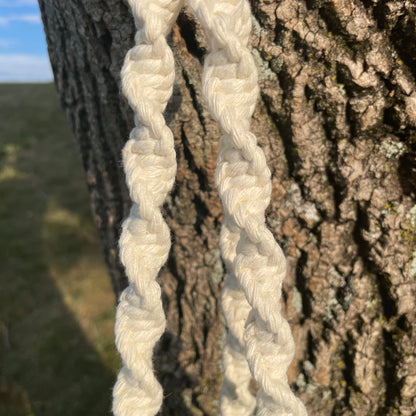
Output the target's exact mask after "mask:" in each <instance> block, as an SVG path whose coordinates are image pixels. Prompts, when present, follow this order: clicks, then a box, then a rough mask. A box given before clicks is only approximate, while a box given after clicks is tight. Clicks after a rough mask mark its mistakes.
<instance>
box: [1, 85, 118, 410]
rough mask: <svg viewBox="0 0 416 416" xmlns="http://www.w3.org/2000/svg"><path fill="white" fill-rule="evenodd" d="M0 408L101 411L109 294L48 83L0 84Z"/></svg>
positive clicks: (112, 362) (110, 359) (106, 390)
mask: <svg viewBox="0 0 416 416" xmlns="http://www.w3.org/2000/svg"><path fill="white" fill-rule="evenodd" d="M0 264H1V272H0V415H1V416H6V415H7V416H23V415H24V416H29V415H36V416H66V415H71V416H74V415H77V416H84V415H85V416H87V415H88V416H95V415H97V416H98V415H105V414H110V402H111V387H112V384H113V382H114V378H115V373H116V371H117V368H118V366H119V359H118V355H117V353H116V351H115V349H114V346H113V323H114V322H113V315H114V295H113V293H112V290H111V286H110V282H109V277H108V274H107V271H106V268H105V265H104V262H103V260H102V255H101V249H100V246H99V240H98V238H97V234H96V230H95V228H94V225H93V223H92V219H91V214H90V208H89V201H88V194H87V191H86V186H85V182H84V177H83V172H82V168H81V163H80V159H79V156H78V154H77V151H76V146H75V143H74V141H73V139H72V138H71V134H70V131H69V128H68V124H67V122H66V120H65V118H64V116H63V113H62V111H61V109H60V106H59V103H58V99H57V95H56V92H55V89H54V86H53V85H51V84H8V85H6V84H0Z"/></svg>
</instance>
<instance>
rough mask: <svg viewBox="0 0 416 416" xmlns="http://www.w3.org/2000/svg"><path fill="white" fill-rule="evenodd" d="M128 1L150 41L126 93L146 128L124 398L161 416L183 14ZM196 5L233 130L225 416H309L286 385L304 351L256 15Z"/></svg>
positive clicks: (133, 408)
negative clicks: (258, 128) (284, 310)
mask: <svg viewBox="0 0 416 416" xmlns="http://www.w3.org/2000/svg"><path fill="white" fill-rule="evenodd" d="M129 2H130V5H131V8H132V11H133V14H134V16H135V20H136V24H137V26H138V28H139V30H138V32H137V35H136V46H135V47H134V48H133V49H132V50H130V51H129V52H128V54H127V56H126V60H125V64H124V66H123V70H122V84H123V91H124V94H125V95H126V97H127V98H128V100H129V103H130V105H131V106H132V108H133V110H134V111H135V113H136V125H137V127H136V128H135V129H134V130H133V131H132V133H131V137H130V140H129V141H128V142H127V144H126V146H125V149H124V150H123V158H124V166H125V171H126V177H127V183H128V186H129V189H130V194H131V198H132V200H133V207H132V210H131V213H130V216H129V218H127V220H126V221H125V222H124V224H123V232H122V236H121V238H120V249H121V259H122V262H123V264H124V265H125V268H126V273H127V275H128V277H129V281H130V285H129V287H128V288H127V289H126V290H125V291H124V292H123V294H122V296H121V299H120V304H119V306H118V308H117V316H116V344H117V348H118V349H119V351H120V354H121V356H122V359H123V365H124V366H123V368H122V370H121V371H120V374H119V377H118V380H117V383H116V386H115V388H114V393H113V395H114V400H113V411H114V414H115V415H116V416H135V415H155V414H156V413H157V412H158V411H159V408H160V406H161V403H162V396H163V394H162V389H161V387H160V385H159V383H158V382H157V380H156V378H155V376H154V374H153V370H152V352H153V347H154V344H155V343H156V342H157V340H158V339H159V338H160V336H161V335H162V333H163V331H164V328H165V317H164V313H163V309H162V304H161V299H160V295H161V294H160V287H159V285H158V284H157V283H156V280H155V279H156V276H157V274H158V271H159V269H160V267H161V266H162V265H163V264H164V263H165V261H166V259H167V256H168V252H169V248H170V236H169V230H168V228H167V226H166V224H165V222H164V220H163V218H162V216H161V213H160V206H161V204H162V203H163V201H164V199H165V197H166V194H167V192H169V190H170V189H171V187H172V184H173V181H174V176H175V171H176V161H175V152H174V148H173V137H172V133H171V131H170V130H169V129H168V127H167V126H166V124H165V120H164V119H163V116H162V113H163V111H164V109H165V106H166V103H167V101H168V99H169V97H170V95H171V92H172V84H173V78H174V64H173V56H172V52H171V50H170V49H169V47H168V45H167V44H166V39H165V37H166V35H167V33H168V32H169V31H170V29H171V27H172V24H173V22H174V20H175V19H176V16H177V14H178V12H179V9H180V7H181V3H180V2H179V1H166V0H157V1H156V0H150V1H149V0H147V1H143V0H129ZM188 4H189V6H190V9H191V11H192V12H193V13H194V14H195V15H196V16H197V18H198V19H199V20H200V22H201V26H202V28H203V30H204V32H205V35H206V38H207V41H208V45H209V53H208V55H207V56H206V59H205V63H204V72H203V77H202V85H203V94H204V96H205V99H206V102H207V105H208V109H209V111H210V113H211V115H212V116H213V118H214V119H215V120H217V121H218V122H219V124H220V126H221V128H222V131H223V136H222V137H221V139H220V146H219V154H218V166H217V171H216V184H217V187H218V191H219V194H220V197H221V200H222V203H223V206H224V221H223V225H222V229H221V235H220V245H221V251H222V256H223V259H224V262H225V265H226V268H227V274H226V276H225V283H224V290H223V293H222V307H223V311H224V316H225V319H226V323H227V326H228V333H227V337H226V340H225V346H224V351H223V364H224V371H225V377H224V384H223V387H222V390H221V414H222V415H224V416H246V415H247V416H248V415H251V414H252V413H253V411H254V409H255V407H256V406H257V411H256V414H257V415H259V416H271V415H275V416H277V415H280V416H289V415H292V416H304V415H306V410H305V407H304V406H303V404H302V403H301V402H300V400H299V399H297V398H296V397H295V396H294V394H293V392H292V391H291V390H290V387H289V385H288V382H287V376H286V372H287V369H288V366H289V365H290V363H291V361H292V359H293V355H294V350H295V346H294V342H293V338H292V334H291V331H290V327H289V324H288V323H287V321H286V320H285V319H284V318H283V317H282V315H281V287H282V281H283V279H284V277H285V273H286V261H285V257H284V255H283V252H282V250H281V249H280V247H279V246H278V244H277V243H276V241H275V240H274V238H273V235H272V233H271V232H270V231H269V230H268V229H267V227H266V225H265V209H266V208H267V206H268V205H269V202H270V194H271V180H270V171H269V169H268V167H267V164H266V159H265V156H264V153H263V151H262V150H261V149H260V148H259V147H258V145H257V139H256V137H255V136H254V135H253V134H252V133H251V132H250V119H251V116H252V114H253V111H254V108H255V105H256V101H257V97H258V80H257V69H256V66H255V63H254V60H253V57H252V55H251V53H250V52H249V50H248V48H247V45H248V39H249V34H250V31H251V12H250V8H249V5H248V2H247V0H228V1H219V0H188ZM251 377H253V378H254V379H255V380H256V382H257V384H258V386H259V391H258V393H257V398H256V399H255V398H254V397H253V396H252V395H251V393H250V392H249V383H250V379H251Z"/></svg>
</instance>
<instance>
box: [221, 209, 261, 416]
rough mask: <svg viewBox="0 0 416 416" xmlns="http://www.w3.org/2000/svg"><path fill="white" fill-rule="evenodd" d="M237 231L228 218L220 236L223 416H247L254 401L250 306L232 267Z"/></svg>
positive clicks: (254, 403) (225, 219)
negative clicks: (247, 334) (247, 332)
mask: <svg viewBox="0 0 416 416" xmlns="http://www.w3.org/2000/svg"><path fill="white" fill-rule="evenodd" d="M240 235H241V232H240V229H239V228H238V227H237V226H236V224H235V223H234V222H233V220H232V218H230V216H228V215H225V217H224V220H223V223H222V226H221V234H220V247H221V253H222V258H223V259H224V263H225V267H226V271H227V273H226V275H225V278H224V288H223V290H222V296H221V304H222V310H223V313H224V318H225V323H226V325H227V335H226V337H225V341H224V348H223V352H222V362H223V367H224V381H223V384H222V388H221V400H220V408H221V414H222V416H235V415H239V416H250V415H252V414H253V410H254V408H255V406H256V400H255V398H254V396H253V395H252V394H251V393H250V391H249V383H250V380H251V373H250V369H249V367H248V364H247V360H246V356H245V349H244V324H245V322H246V320H247V316H248V314H249V312H250V309H251V306H250V305H249V303H248V302H247V299H246V297H245V294H244V292H243V290H242V288H241V285H240V283H239V281H238V280H237V278H236V276H235V273H234V269H233V264H234V260H235V257H236V247H237V243H238V241H239V240H240Z"/></svg>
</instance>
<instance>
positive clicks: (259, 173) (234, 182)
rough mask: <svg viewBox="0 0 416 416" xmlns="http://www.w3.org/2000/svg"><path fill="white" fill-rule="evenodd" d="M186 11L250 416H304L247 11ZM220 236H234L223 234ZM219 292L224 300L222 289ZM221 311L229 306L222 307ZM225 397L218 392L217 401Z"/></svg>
mask: <svg viewBox="0 0 416 416" xmlns="http://www.w3.org/2000/svg"><path fill="white" fill-rule="evenodd" d="M188 3H189V5H190V7H191V9H192V10H193V12H194V13H195V14H196V16H197V17H198V18H199V20H200V22H201V25H202V27H203V29H204V31H205V34H206V37H207V41H208V44H209V49H210V52H209V54H208V55H207V57H206V59H205V64H204V72H203V77H202V78H203V79H202V85H203V94H204V96H205V99H206V101H207V105H208V108H209V110H210V112H211V115H212V116H213V117H214V118H215V119H216V120H217V121H218V122H219V124H220V125H221V127H222V130H223V133H224V134H223V136H222V137H221V139H220V145H219V155H218V164H217V170H216V184H217V187H218V191H219V194H220V197H221V200H222V203H223V205H224V212H225V221H224V226H223V232H222V234H223V238H222V240H221V242H222V250H223V253H224V252H227V249H228V248H229V249H231V250H232V249H233V247H234V246H235V258H234V260H233V270H234V273H235V278H236V279H237V281H238V282H239V284H240V285H241V288H242V290H243V292H244V294H245V297H246V299H247V301H248V303H249V305H250V308H249V315H248V318H247V321H246V323H245V329H244V336H243V337H244V343H245V353H246V358H247V361H248V366H249V368H250V371H251V374H252V375H253V377H254V379H255V380H256V381H257V383H258V386H259V391H258V394H257V415H258V416H271V415H280V416H283V415H285V416H289V415H292V416H293V415H296V416H304V415H306V414H307V413H306V409H305V407H304V406H303V404H302V403H301V401H300V400H299V399H297V398H296V397H295V395H294V394H293V392H292V391H291V389H290V387H289V385H288V381H287V376H286V372H287V369H288V367H289V365H290V363H291V361H292V359H293V356H294V350H295V346H294V341H293V338H292V334H291V330H290V327H289V324H288V323H287V321H286V320H285V319H284V318H283V317H282V315H281V289H282V282H283V279H284V278H285V274H286V260H285V257H284V254H283V252H282V250H281V248H280V247H279V245H278V244H277V243H276V241H275V239H274V237H273V235H272V233H271V232H270V231H269V230H268V229H267V227H266V224H265V210H266V208H267V206H268V205H269V202H270V195H271V180H270V171H269V169H268V167H267V164H266V159H265V156H264V153H263V151H262V150H261V149H260V148H259V147H258V145H257V139H256V137H255V136H254V135H253V134H252V133H251V132H250V119H251V116H252V114H253V111H254V107H255V105H256V101H257V96H258V82H257V69H256V66H255V63H254V59H253V57H252V55H251V53H250V52H249V50H248V48H247V44H248V38H249V34H250V31H251V12H250V8H249V5H248V2H247V1H246V0H188ZM230 225H231V226H230ZM236 228H238V229H239V232H238V231H235V230H236ZM227 229H231V230H234V232H233V233H230V234H228V231H227ZM227 234H228V236H227ZM228 237H230V238H232V239H235V238H236V237H237V238H238V242H237V244H236V245H235V243H234V242H227V241H226V240H227V238H228ZM233 256H234V254H232V255H231V256H229V259H232V258H233ZM229 276H234V275H233V273H230V274H229ZM231 283H233V282H232V281H231ZM231 283H230V284H231ZM233 287H236V285H235V284H234V285H233ZM226 290H227V291H228V293H229V291H230V289H229V286H228V287H227V285H226ZM236 292H237V293H238V289H237V290H236ZM237 297H238V296H237ZM223 307H224V308H225V309H226V308H227V307H230V308H233V307H234V305H233V304H232V302H225V303H223ZM224 313H225V314H226V315H227V316H228V317H229V320H228V324H229V325H230V324H231V322H232V321H233V318H232V316H235V318H236V319H234V323H235V325H236V326H237V321H241V319H240V317H238V315H237V313H236V312H230V311H224ZM230 317H231V319H230ZM232 330H233V331H234V333H238V332H239V330H240V329H239V326H237V327H236V328H232ZM228 348H230V346H229V347H228ZM235 361H236V360H234V363H235ZM234 363H233V364H234ZM227 371H228V373H230V370H229V369H228V370H227V369H226V373H227ZM228 391H229V389H228V390H227V388H223V393H225V394H228ZM228 401H229V398H227V399H224V400H223V403H226V402H228ZM249 406H250V404H249ZM226 407H227V406H226ZM247 410H248V408H247ZM223 411H224V414H226V412H228V414H232V413H231V411H230V412H229V411H228V410H225V409H224V410H223ZM234 414H235V413H234ZM244 414H248V413H244Z"/></svg>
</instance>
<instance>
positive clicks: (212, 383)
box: [39, 0, 416, 416]
mask: <svg viewBox="0 0 416 416" xmlns="http://www.w3.org/2000/svg"><path fill="white" fill-rule="evenodd" d="M39 4H40V8H41V13H42V18H43V22H44V27H45V32H46V37H47V42H48V50H49V55H50V59H51V62H52V67H53V71H54V75H55V82H56V86H57V89H58V91H59V94H60V97H61V100H62V105H63V108H64V110H65V112H66V115H67V117H68V119H69V120H70V122H71V125H72V128H73V131H74V136H75V138H76V142H77V143H78V146H79V149H80V153H81V156H82V162H83V166H84V169H85V172H86V180H87V184H88V187H89V191H90V195H91V203H92V211H93V215H94V218H95V222H96V224H97V227H98V230H99V233H100V237H101V240H102V243H103V248H104V254H105V259H106V261H107V264H108V268H109V271H110V275H111V279H112V282H113V287H114V290H115V293H116V294H117V295H118V294H120V292H121V291H122V289H123V288H124V287H125V286H126V284H127V280H126V277H125V275H124V272H123V268H122V266H121V265H120V263H119V260H118V252H117V251H118V250H117V241H118V238H119V234H120V225H121V222H122V220H123V218H125V217H126V216H127V213H128V209H129V206H130V201H129V197H128V192H127V189H126V185H125V183H124V174H123V170H122V164H121V149H122V147H123V144H124V142H125V141H126V139H127V138H128V135H129V131H130V129H131V128H132V126H133V115H132V112H131V110H130V109H129V108H128V106H127V103H126V101H125V99H124V98H123V97H122V96H121V94H120V92H119V83H120V79H119V72H120V68H121V65H122V62H123V58H124V55H125V53H126V52H127V50H128V49H129V48H130V47H131V46H132V45H133V36H134V32H135V28H134V22H133V18H132V16H131V14H130V11H129V8H128V6H127V3H126V2H124V1H122V0H66V1H65V2H63V1H59V0H39ZM252 11H253V33H252V36H251V47H252V51H253V54H254V56H255V59H256V61H257V64H258V68H259V79H260V87H261V93H260V99H259V103H258V106H257V110H256V112H255V115H254V118H253V122H252V128H253V131H254V132H255V133H256V135H257V137H258V140H259V143H260V144H261V146H262V148H263V149H264V151H265V154H266V157H267V159H268V163H269V166H270V168H271V170H272V174H273V194H272V203H271V205H270V208H269V209H268V211H267V221H268V224H269V226H270V228H271V229H272V231H273V232H274V234H275V236H276V238H277V240H278V241H279V242H280V244H281V245H282V247H283V249H284V251H285V253H286V256H287V260H288V266H289V267H288V274H287V278H286V281H285V283H284V288H283V290H284V301H285V302H284V313H285V315H286V316H287V318H288V320H289V322H290V324H291V327H292V329H293V333H294V337H295V341H296V345H297V350H296V356H295V360H294V362H293V365H292V366H291V368H290V371H289V381H290V382H291V383H292V386H293V388H294V389H295V390H296V391H297V394H299V395H300V397H301V398H302V400H303V401H304V402H305V404H306V406H307V408H308V410H309V412H310V414H311V415H319V414H320V415H344V416H345V415H377V416H384V415H395V414H401V415H404V416H410V415H415V414H416V413H415V409H416V399H415V397H416V358H415V354H416V348H415V345H416V335H415V334H416V332H415V308H414V305H415V301H416V295H415V293H416V279H415V277H416V231H415V227H416V205H415V204H416V202H415V190H416V158H415V155H416V85H415V77H416V5H415V3H414V2H412V1H410V0H396V1H388V0H361V1H359V0H304V1H302V0H280V1H273V0H258V1H254V0H253V1H252ZM169 42H170V44H171V46H172V48H173V51H174V54H175V58H176V84H175V88H174V93H173V96H172V99H171V100H170V104H169V106H168V109H167V111H166V117H167V119H168V121H169V125H170V127H171V128H172V130H173V132H174V135H175V143H176V151H177V159H178V172H177V180H176V184H175V187H174V190H173V192H172V193H171V194H170V196H169V197H168V199H167V201H166V204H165V206H164V211H165V214H166V217H167V220H168V223H169V226H170V228H171V231H172V239H173V246H172V250H171V254H170V258H169V261H168V263H167V265H166V267H164V269H163V270H162V272H161V274H160V283H161V285H162V287H163V300H164V306H165V311H166V315H167V319H168V327H167V331H166V334H165V335H164V336H163V338H162V340H161V342H160V343H159V344H158V346H157V348H156V352H155V362H156V365H157V368H158V377H159V379H160V380H161V382H162V384H163V387H164V390H165V402H164V408H163V414H164V415H183V414H185V415H187V414H188V415H191V414H195V415H216V414H218V396H219V388H220V384H221V363H220V357H221V345H222V339H223V335H224V328H223V322H222V317H221V309H220V304H219V298H220V290H221V283H222V277H223V273H224V270H223V265H222V262H221V259H220V253H219V248H218V233H219V226H220V223H221V218H222V209H221V205H220V202H219V199H218V195H217V192H216V190H215V186H214V179H213V176H214V170H215V165H216V153H217V141H218V138H219V134H220V132H219V129H218V126H217V125H216V123H214V122H213V121H212V120H211V119H210V118H209V116H208V113H207V111H206V109H205V108H204V105H203V101H202V99H201V83H200V77H201V68H202V67H201V63H202V61H203V56H204V54H205V50H206V42H205V40H204V38H203V35H202V32H201V30H200V27H199V24H198V23H197V22H196V21H195V20H194V19H193V18H192V17H191V16H190V14H189V13H188V11H187V10H186V9H185V10H184V11H183V12H182V13H181V14H180V16H179V18H178V21H177V24H176V26H175V27H174V29H173V32H172V34H171V36H170V39H169Z"/></svg>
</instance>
